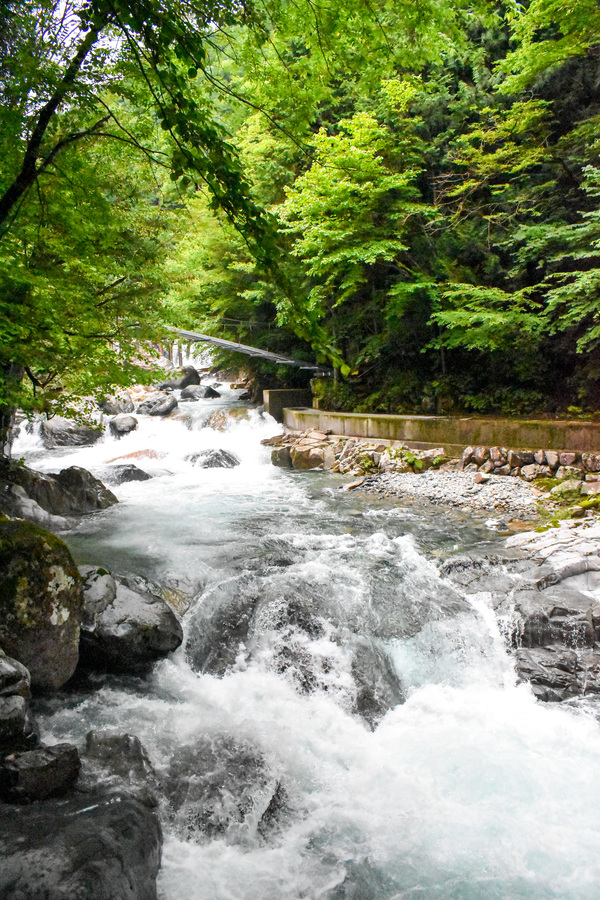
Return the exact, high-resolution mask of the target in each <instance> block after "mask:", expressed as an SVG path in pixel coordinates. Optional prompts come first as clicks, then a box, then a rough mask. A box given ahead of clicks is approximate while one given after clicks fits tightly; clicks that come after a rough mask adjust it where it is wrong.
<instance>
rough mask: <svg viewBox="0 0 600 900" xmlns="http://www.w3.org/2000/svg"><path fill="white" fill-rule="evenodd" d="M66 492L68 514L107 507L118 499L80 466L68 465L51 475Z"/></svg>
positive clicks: (80, 514)
mask: <svg viewBox="0 0 600 900" xmlns="http://www.w3.org/2000/svg"><path fill="white" fill-rule="evenodd" d="M52 477H53V478H54V479H55V480H56V481H57V482H58V484H59V485H60V486H61V488H63V489H64V491H66V492H67V494H68V504H69V513H68V514H69V515H71V516H82V515H85V514H86V513H89V512H94V511H96V510H99V509H108V507H109V506H112V505H113V504H114V503H118V502H119V501H118V500H117V498H116V497H115V495H114V494H113V493H112V491H109V490H108V488H107V487H105V486H104V485H103V484H102V482H101V481H100V480H99V479H98V478H96V477H95V476H94V475H92V473H91V472H88V470H87V469H82V468H81V466H69V468H68V469H61V471H60V472H59V473H58V475H53V476H52Z"/></svg>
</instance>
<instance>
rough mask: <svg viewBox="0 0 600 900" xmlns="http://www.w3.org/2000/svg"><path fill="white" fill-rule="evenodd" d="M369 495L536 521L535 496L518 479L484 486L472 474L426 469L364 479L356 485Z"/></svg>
mask: <svg viewBox="0 0 600 900" xmlns="http://www.w3.org/2000/svg"><path fill="white" fill-rule="evenodd" d="M360 489H361V490H362V491H366V492H367V493H369V494H381V495H382V496H384V497H401V498H402V499H403V500H422V501H427V502H429V503H434V504H438V505H440V506H455V507H458V508H459V509H461V510H462V511H463V512H465V513H469V512H472V513H480V514H485V513H487V514H501V515H503V516H506V517H507V518H512V519H524V520H531V519H537V518H539V512H538V506H537V504H538V497H539V494H537V492H536V494H534V489H533V488H532V486H531V485H530V484H528V483H527V482H526V481H521V479H520V478H509V477H506V476H502V475H491V476H490V479H489V481H486V482H485V483H484V484H476V483H475V478H474V475H473V473H472V472H460V471H452V472H450V471H446V472H440V471H438V470H432V469H430V470H429V471H427V472H423V473H419V474H414V473H412V472H406V473H403V474H381V475H372V476H369V477H368V478H366V479H365V481H364V482H363V483H362V485H361V486H360Z"/></svg>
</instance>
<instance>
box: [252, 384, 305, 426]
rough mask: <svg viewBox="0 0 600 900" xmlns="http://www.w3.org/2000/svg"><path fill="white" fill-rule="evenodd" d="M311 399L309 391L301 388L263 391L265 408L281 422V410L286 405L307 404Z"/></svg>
mask: <svg viewBox="0 0 600 900" xmlns="http://www.w3.org/2000/svg"><path fill="white" fill-rule="evenodd" d="M311 400H312V394H311V392H310V391H307V390H302V389H294V388H289V389H279V390H276V391H263V403H264V405H265V409H266V411H267V412H268V413H270V415H272V416H273V418H274V419H277V421H278V422H283V410H284V407H286V406H290V407H291V406H308V405H309V404H310V402H311Z"/></svg>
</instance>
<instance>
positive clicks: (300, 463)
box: [290, 444, 324, 469]
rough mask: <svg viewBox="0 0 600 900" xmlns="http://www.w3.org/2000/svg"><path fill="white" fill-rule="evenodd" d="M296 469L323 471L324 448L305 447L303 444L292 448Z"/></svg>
mask: <svg viewBox="0 0 600 900" xmlns="http://www.w3.org/2000/svg"><path fill="white" fill-rule="evenodd" d="M290 455H291V459H292V465H293V467H294V469H322V468H323V462H324V451H323V448H322V447H319V446H312V447H303V446H302V445H301V444H299V445H296V446H295V447H292V449H291V451H290Z"/></svg>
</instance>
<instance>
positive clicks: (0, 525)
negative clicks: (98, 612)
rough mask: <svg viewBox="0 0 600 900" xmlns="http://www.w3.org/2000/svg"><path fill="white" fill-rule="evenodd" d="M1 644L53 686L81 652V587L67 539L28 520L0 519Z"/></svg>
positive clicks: (34, 677) (35, 678)
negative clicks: (62, 539)
mask: <svg viewBox="0 0 600 900" xmlns="http://www.w3.org/2000/svg"><path fill="white" fill-rule="evenodd" d="M0 601H1V602H0V647H2V649H3V650H4V651H5V652H6V653H8V654H10V656H13V657H14V658H15V659H17V660H18V661H19V662H20V663H22V664H23V665H24V666H26V667H27V668H28V669H29V672H30V674H31V684H32V687H33V688H34V689H36V690H38V691H41V692H48V691H55V690H58V688H60V687H62V685H63V684H64V683H65V682H66V681H68V679H69V678H70V677H71V675H72V674H73V672H74V670H75V667H76V665H77V660H78V657H79V650H78V647H79V626H80V622H81V617H82V614H83V588H82V584H81V578H80V576H79V572H78V571H77V568H76V566H75V563H74V562H73V559H72V557H71V554H70V552H69V549H68V547H67V545H66V544H64V543H63V542H62V541H61V540H60V538H58V537H56V535H54V534H51V533H50V532H49V531H45V530H44V529H43V528H41V527H40V526H39V525H33V524H31V523H30V522H22V521H6V522H0Z"/></svg>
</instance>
